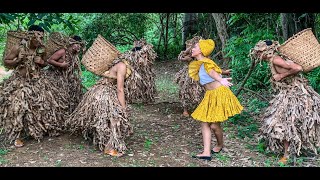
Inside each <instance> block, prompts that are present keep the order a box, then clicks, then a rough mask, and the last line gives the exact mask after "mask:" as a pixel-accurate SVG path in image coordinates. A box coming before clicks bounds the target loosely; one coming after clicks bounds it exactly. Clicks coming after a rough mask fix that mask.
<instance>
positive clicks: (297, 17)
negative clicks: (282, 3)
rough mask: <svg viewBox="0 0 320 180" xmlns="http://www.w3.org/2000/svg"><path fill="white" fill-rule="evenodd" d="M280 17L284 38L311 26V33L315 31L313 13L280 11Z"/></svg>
mask: <svg viewBox="0 0 320 180" xmlns="http://www.w3.org/2000/svg"><path fill="white" fill-rule="evenodd" d="M280 17H281V24H282V37H283V39H284V40H287V39H289V38H290V37H291V36H293V35H294V34H296V33H298V32H300V31H302V30H303V29H306V28H312V31H313V33H315V14H314V13H281V14H280Z"/></svg>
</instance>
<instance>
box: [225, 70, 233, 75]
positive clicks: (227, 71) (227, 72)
mask: <svg viewBox="0 0 320 180" xmlns="http://www.w3.org/2000/svg"><path fill="white" fill-rule="evenodd" d="M231 72H232V69H227V70H224V71H223V75H226V76H230V74H231Z"/></svg>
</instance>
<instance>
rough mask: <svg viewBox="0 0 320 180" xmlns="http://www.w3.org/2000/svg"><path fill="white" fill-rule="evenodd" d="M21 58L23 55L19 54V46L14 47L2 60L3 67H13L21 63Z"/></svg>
mask: <svg viewBox="0 0 320 180" xmlns="http://www.w3.org/2000/svg"><path fill="white" fill-rule="evenodd" d="M23 58H24V55H22V54H21V55H20V54H19V45H16V46H14V47H13V48H12V49H11V51H10V53H9V54H8V55H7V56H6V57H5V58H4V65H6V66H11V67H15V66H16V65H18V64H19V63H20V62H21V60H22V59H23Z"/></svg>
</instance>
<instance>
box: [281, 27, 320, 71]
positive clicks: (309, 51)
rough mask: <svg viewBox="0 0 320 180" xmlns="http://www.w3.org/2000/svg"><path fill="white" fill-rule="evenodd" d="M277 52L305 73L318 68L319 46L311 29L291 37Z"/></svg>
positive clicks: (319, 64)
mask: <svg viewBox="0 0 320 180" xmlns="http://www.w3.org/2000/svg"><path fill="white" fill-rule="evenodd" d="M278 50H279V52H280V53H282V54H283V55H285V56H287V57H288V58H289V59H291V60H292V61H294V62H295V63H297V64H299V65H301V66H302V68H303V70H304V71H305V72H308V71H311V70H312V69H314V68H316V67H318V66H320V44H319V42H318V40H317V38H316V37H315V36H314V34H313V32H312V30H311V28H308V29H304V30H302V31H300V32H299V33H297V34H295V35H293V36H292V37H291V38H289V39H288V40H287V41H286V42H284V43H283V44H282V45H281V46H280V47H279V48H278Z"/></svg>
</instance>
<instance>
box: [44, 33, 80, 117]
mask: <svg viewBox="0 0 320 180" xmlns="http://www.w3.org/2000/svg"><path fill="white" fill-rule="evenodd" d="M50 38H52V36H51V37H50ZM50 40H52V39H50ZM84 48H85V42H84V41H82V40H81V38H80V37H79V36H72V37H66V38H65V42H64V47H61V49H57V51H55V52H53V53H52V55H50V57H48V56H47V57H48V59H47V61H48V63H49V68H48V69H47V70H45V71H44V74H45V76H44V78H42V79H43V81H48V82H50V83H51V88H50V89H51V92H52V94H53V96H55V97H56V99H57V101H58V105H57V107H56V109H55V110H56V111H55V113H56V114H59V118H61V119H62V121H63V122H64V121H65V120H66V119H67V118H68V115H69V114H71V113H72V112H73V111H74V109H75V108H76V106H77V105H78V103H79V102H80V100H81V98H82V95H83V92H82V87H83V86H82V84H81V77H80V76H81V74H80V73H81V69H80V60H79V57H78V55H79V52H80V50H81V49H84ZM47 49H48V51H50V49H49V48H47ZM48 53H49V52H48Z"/></svg>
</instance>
